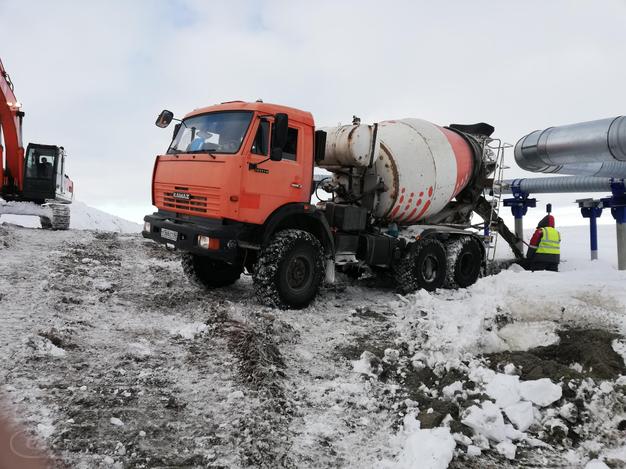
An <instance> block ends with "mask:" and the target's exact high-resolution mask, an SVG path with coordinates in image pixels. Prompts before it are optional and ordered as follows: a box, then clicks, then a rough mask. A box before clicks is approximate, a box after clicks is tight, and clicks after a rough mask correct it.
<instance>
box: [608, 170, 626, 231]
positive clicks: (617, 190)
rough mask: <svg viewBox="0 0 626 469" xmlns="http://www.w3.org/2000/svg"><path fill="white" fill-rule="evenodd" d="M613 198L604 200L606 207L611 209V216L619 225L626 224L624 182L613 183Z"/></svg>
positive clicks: (616, 181)
mask: <svg viewBox="0 0 626 469" xmlns="http://www.w3.org/2000/svg"><path fill="white" fill-rule="evenodd" d="M611 192H612V195H611V197H605V198H603V199H602V204H603V205H604V206H605V207H610V208H611V215H613V218H614V219H615V222H616V223H617V224H620V225H622V224H624V223H626V186H625V185H624V181H622V180H612V181H611Z"/></svg>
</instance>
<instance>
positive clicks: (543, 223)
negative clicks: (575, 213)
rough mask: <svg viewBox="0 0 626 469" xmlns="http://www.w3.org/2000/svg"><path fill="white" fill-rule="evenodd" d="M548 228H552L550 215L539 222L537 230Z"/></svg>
mask: <svg viewBox="0 0 626 469" xmlns="http://www.w3.org/2000/svg"><path fill="white" fill-rule="evenodd" d="M548 226H550V227H552V228H554V217H553V216H552V215H550V214H548V215H546V216H545V217H543V218H542V219H541V220H540V221H539V223H538V224H537V228H546V227H548Z"/></svg>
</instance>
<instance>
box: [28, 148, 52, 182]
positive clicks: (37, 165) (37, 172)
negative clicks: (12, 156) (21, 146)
mask: <svg viewBox="0 0 626 469" xmlns="http://www.w3.org/2000/svg"><path fill="white" fill-rule="evenodd" d="M55 153H56V152H55V151H54V150H53V149H50V150H44V149H40V148H31V149H30V150H29V152H28V155H27V156H26V177H27V178H32V179H52V178H53V177H54V166H55V165H54V163H55V160H56V154H55Z"/></svg>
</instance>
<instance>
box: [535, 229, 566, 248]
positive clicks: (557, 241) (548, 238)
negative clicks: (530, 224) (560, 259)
mask: <svg viewBox="0 0 626 469" xmlns="http://www.w3.org/2000/svg"><path fill="white" fill-rule="evenodd" d="M541 232H542V236H541V239H540V240H539V245H538V246H537V251H536V253H537V254H561V235H560V234H559V232H558V231H557V230H556V228H552V227H551V226H548V227H545V228H541Z"/></svg>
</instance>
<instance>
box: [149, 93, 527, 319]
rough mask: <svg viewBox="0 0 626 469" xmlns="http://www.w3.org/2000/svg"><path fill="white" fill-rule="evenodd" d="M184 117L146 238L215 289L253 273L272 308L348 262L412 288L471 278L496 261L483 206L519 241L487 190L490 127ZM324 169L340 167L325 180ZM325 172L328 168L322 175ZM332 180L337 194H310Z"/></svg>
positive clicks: (241, 109)
mask: <svg viewBox="0 0 626 469" xmlns="http://www.w3.org/2000/svg"><path fill="white" fill-rule="evenodd" d="M172 121H177V124H176V125H175V128H174V132H173V136H172V141H171V144H170V146H169V148H168V150H167V152H166V153H165V154H164V155H159V156H157V157H156V161H155V164H154V170H153V178H152V203H153V205H155V206H156V207H157V209H158V211H157V212H156V213H153V214H151V215H147V216H146V217H145V218H144V229H143V236H144V237H146V238H150V239H152V240H154V241H156V242H158V243H162V244H165V245H166V246H168V247H170V248H173V249H177V250H179V251H181V252H182V266H183V271H184V272H185V274H186V275H187V276H188V277H189V278H190V280H192V281H193V282H194V283H196V284H198V285H200V286H202V287H205V288H217V287H223V286H226V285H230V284H232V283H234V282H236V281H237V280H238V279H239V278H240V276H241V274H242V273H244V272H246V273H249V274H251V275H252V278H253V282H254V287H255V291H256V294H257V296H258V298H259V299H260V301H261V302H262V303H264V304H268V305H272V306H277V307H282V308H301V307H304V306H306V305H308V304H309V303H310V302H311V301H312V300H313V298H314V297H315V296H316V294H317V292H318V289H319V287H320V284H321V283H322V282H323V281H324V278H325V279H326V281H328V282H333V281H334V278H335V273H336V271H337V270H339V271H343V272H346V273H347V274H350V275H359V273H360V272H363V271H366V270H370V271H373V272H375V273H376V274H378V275H383V276H386V277H388V278H390V279H392V281H393V282H394V284H395V286H396V288H397V289H398V290H399V291H401V292H405V293H406V292H410V291H414V290H416V289H418V288H423V289H426V290H434V289H436V288H441V287H450V288H459V287H467V286H469V285H471V284H473V283H474V282H475V281H476V280H477V279H478V277H479V276H480V275H481V273H482V272H483V269H484V268H485V260H486V255H485V243H484V237H483V236H482V234H481V232H479V231H478V230H476V229H474V230H472V229H471V220H470V218H471V216H472V213H473V212H476V213H478V214H479V215H480V216H482V217H483V219H485V220H486V221H487V222H488V223H489V224H490V226H491V227H492V228H494V229H495V230H497V231H499V232H501V233H503V234H504V235H505V239H506V238H509V239H510V244H513V246H512V247H513V249H515V246H514V241H516V239H515V238H514V237H513V236H512V235H511V233H510V232H509V231H508V230H507V229H506V226H505V225H504V223H502V220H500V219H499V218H498V217H497V216H496V215H495V213H494V210H493V206H492V205H491V204H490V203H489V202H488V201H487V200H486V199H485V197H484V196H483V193H484V191H485V190H488V188H489V187H490V185H491V183H492V179H490V178H491V176H492V175H493V172H494V169H495V166H496V161H495V157H494V154H493V152H492V151H491V150H490V149H489V143H490V142H491V141H492V139H491V134H492V132H493V131H494V128H493V127H491V126H490V125H488V124H484V123H480V124H475V125H450V126H447V127H440V126H438V125H435V124H432V123H429V122H427V121H424V120H419V119H401V120H389V121H383V122H378V123H376V124H373V125H362V124H360V122H359V121H358V120H355V121H353V123H352V124H351V125H343V126H338V127H333V128H327V129H318V130H316V129H315V124H314V120H313V117H312V115H311V114H310V113H308V112H304V111H301V110H297V109H293V108H289V107H285V106H279V105H273V104H268V103H263V102H253V103H248V102H241V101H234V102H227V103H222V104H219V105H215V106H210V107H206V108H202V109H197V110H195V111H193V112H191V113H189V114H187V115H186V116H185V117H184V118H183V119H180V120H179V119H175V118H174V115H173V113H172V112H170V111H167V110H165V111H163V112H162V113H161V114H160V115H159V116H158V118H157V121H156V125H157V126H159V127H167V126H168V125H169V124H170V123H171V122H172ZM314 166H317V167H318V168H322V169H324V170H326V171H327V174H329V176H328V177H326V178H323V179H322V180H321V181H319V179H320V178H319V177H317V178H316V179H318V181H314V173H313V169H314ZM316 176H318V175H316ZM318 189H323V190H324V191H325V192H326V193H330V194H331V197H330V198H329V199H328V200H323V201H321V202H319V203H317V204H314V203H312V202H311V198H312V195H314V193H315V192H316V191H317V190H318Z"/></svg>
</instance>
